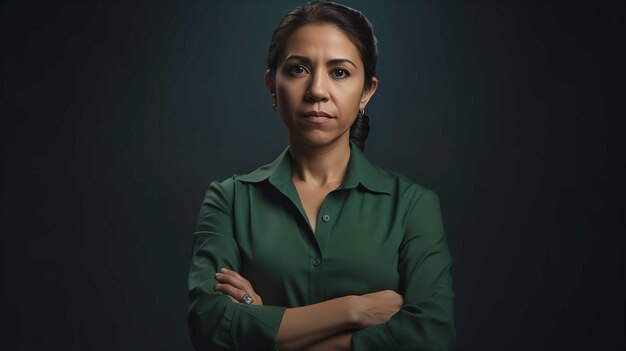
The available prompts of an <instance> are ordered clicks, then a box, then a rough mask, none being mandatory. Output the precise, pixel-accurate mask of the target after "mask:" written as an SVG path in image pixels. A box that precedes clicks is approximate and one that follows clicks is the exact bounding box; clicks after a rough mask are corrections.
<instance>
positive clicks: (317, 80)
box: [304, 72, 329, 102]
mask: <svg viewBox="0 0 626 351" xmlns="http://www.w3.org/2000/svg"><path fill="white" fill-rule="evenodd" d="M308 92H309V93H308V94H305V95H304V98H305V100H307V101H309V102H316V101H322V102H325V101H328V98H329V95H328V77H327V75H326V73H325V72H315V73H314V74H312V75H311V78H310V83H309V89H308Z"/></svg>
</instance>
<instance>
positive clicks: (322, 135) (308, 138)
mask: <svg viewBox="0 0 626 351" xmlns="http://www.w3.org/2000/svg"><path fill="white" fill-rule="evenodd" d="M342 136H343V135H342V134H339V135H337V134H334V133H329V132H324V131H320V130H316V131H309V132H307V133H305V134H301V133H299V134H298V136H297V138H296V139H294V140H295V141H296V142H298V143H299V144H301V145H306V146H309V147H321V146H326V145H328V144H331V143H333V142H336V141H338V140H339V139H341V137H342ZM347 142H348V138H346V143H347Z"/></svg>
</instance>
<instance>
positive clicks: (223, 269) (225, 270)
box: [220, 268, 228, 273]
mask: <svg viewBox="0 0 626 351" xmlns="http://www.w3.org/2000/svg"><path fill="white" fill-rule="evenodd" d="M220 271H222V273H226V272H228V269H226V268H222V269H220Z"/></svg>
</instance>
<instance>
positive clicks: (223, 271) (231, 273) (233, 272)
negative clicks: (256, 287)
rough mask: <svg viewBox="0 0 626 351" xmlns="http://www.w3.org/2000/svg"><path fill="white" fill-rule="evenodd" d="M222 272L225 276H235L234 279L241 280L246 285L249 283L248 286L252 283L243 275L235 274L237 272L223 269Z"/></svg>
mask: <svg viewBox="0 0 626 351" xmlns="http://www.w3.org/2000/svg"><path fill="white" fill-rule="evenodd" d="M220 272H222V273H224V274H230V275H232V276H234V277H235V278H237V279H240V280H242V281H245V282H246V283H248V284H249V283H250V282H249V281H248V279H246V278H244V277H243V276H242V275H241V274H239V273H237V272H235V271H233V270H230V269H228V268H222V269H220Z"/></svg>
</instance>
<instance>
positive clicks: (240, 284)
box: [215, 273, 252, 291]
mask: <svg viewBox="0 0 626 351" xmlns="http://www.w3.org/2000/svg"><path fill="white" fill-rule="evenodd" d="M215 279H217V281H219V282H220V283H224V284H230V285H232V286H234V287H236V288H239V289H241V290H246V291H247V290H252V289H251V286H250V283H249V282H248V281H247V280H245V279H241V278H239V277H237V276H236V275H234V274H230V273H215Z"/></svg>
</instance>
